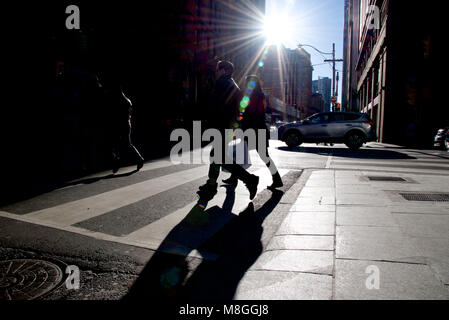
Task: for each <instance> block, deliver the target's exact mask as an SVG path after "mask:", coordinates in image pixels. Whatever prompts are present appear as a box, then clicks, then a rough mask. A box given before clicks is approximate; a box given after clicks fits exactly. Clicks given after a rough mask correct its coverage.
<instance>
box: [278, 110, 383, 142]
mask: <svg viewBox="0 0 449 320" xmlns="http://www.w3.org/2000/svg"><path fill="white" fill-rule="evenodd" d="M279 139H280V140H282V141H284V142H285V143H286V144H287V146H289V147H290V148H294V147H297V146H299V145H301V144H302V143H304V142H306V143H307V142H308V143H323V142H326V143H345V144H346V145H347V146H348V148H350V149H352V150H357V149H359V148H361V147H362V146H363V144H364V143H367V142H370V141H376V140H377V136H376V128H375V125H374V122H373V121H372V120H371V119H370V117H369V116H368V115H367V114H366V113H358V112H323V113H317V114H315V115H313V116H311V117H309V118H307V119H305V120H303V121H300V122H292V123H288V124H285V125H283V126H281V127H280V128H279Z"/></svg>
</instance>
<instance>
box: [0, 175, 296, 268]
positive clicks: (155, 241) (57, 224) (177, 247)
mask: <svg viewBox="0 0 449 320" xmlns="http://www.w3.org/2000/svg"><path fill="white" fill-rule="evenodd" d="M200 168H202V167H200ZM200 168H196V169H195V170H198V169H200ZM203 169H204V168H203ZM206 169H207V167H206ZM187 171H192V170H187ZM264 171H268V169H267V168H261V169H258V170H257V171H256V172H254V173H253V174H256V175H259V174H262V176H261V177H260V182H259V186H258V188H257V189H258V193H259V192H261V191H263V190H265V189H266V187H267V186H268V185H270V184H271V176H270V175H267V174H266V172H264ZM289 171H291V170H288V169H279V174H280V175H281V176H284V175H286V174H287V173H288V172H289ZM190 173H191V172H190ZM176 174H179V173H176ZM169 176H171V175H169ZM165 177H167V176H165ZM197 178H198V176H195V179H197ZM178 179H179V178H178ZM154 180H156V179H153V183H154ZM150 181H151V180H150ZM185 182H187V181H186V180H182V183H185ZM137 185H142V186H145V185H144V184H142V183H139V184H137ZM173 187H174V186H173ZM122 189H123V188H122ZM222 189H223V188H220V192H219V193H218V194H217V196H216V197H215V198H214V199H213V200H212V201H210V202H209V204H208V207H209V208H211V207H213V206H220V205H221V206H222V205H223V202H224V200H225V198H226V192H225V191H223V190H222ZM118 190H120V189H118ZM235 193H236V195H237V194H239V195H242V196H236V199H235V202H234V205H233V207H232V212H233V213H234V214H235V213H239V212H241V211H242V210H243V209H244V208H245V207H246V206H247V205H248V204H249V203H250V202H251V201H250V200H249V198H247V196H248V190H246V187H245V186H244V185H243V184H242V183H239V186H238V187H237V189H236V192H235ZM243 194H245V196H243ZM83 200H84V199H83ZM196 203H197V202H196V201H194V202H191V203H189V204H188V205H186V206H185V207H184V208H181V209H179V210H176V211H175V212H173V213H171V214H169V215H167V216H165V217H164V218H161V219H159V220H157V221H155V222H153V223H152V224H150V225H147V226H145V227H143V228H141V229H139V230H136V231H135V232H133V233H131V234H129V235H127V236H122V237H118V236H113V235H108V234H104V233H101V232H97V231H91V230H87V229H83V228H79V227H75V226H72V225H67V224H66V223H67V222H66V221H65V220H62V222H61V221H58V220H51V219H49V218H50V216H45V218H46V219H42V216H40V215H36V214H35V215H31V214H26V215H17V214H12V213H9V212H4V211H0V217H5V218H9V219H14V220H18V221H22V222H27V223H32V224H36V225H41V226H45V227H49V228H53V229H58V230H62V231H67V232H71V233H76V234H80V235H84V236H87V237H91V238H94V239H97V240H104V241H111V242H116V243H121V244H126V245H131V246H135V247H140V248H146V249H150V250H159V251H163V252H168V253H174V254H180V255H186V256H189V257H197V258H203V259H208V260H215V259H217V257H218V255H216V254H214V253H210V252H203V251H201V252H199V251H198V250H196V249H194V248H195V246H198V245H199V244H200V243H198V241H201V240H207V238H208V237H210V236H212V235H213V233H215V232H216V231H217V230H205V231H206V232H204V234H203V235H202V236H200V237H198V236H197V237H195V238H194V240H196V243H193V246H192V247H189V246H188V245H187V244H188V243H177V242H176V241H170V239H166V238H167V236H168V235H169V233H170V232H171V231H172V230H173V228H174V227H175V226H177V225H178V224H179V223H180V222H181V221H182V219H184V218H185V216H186V215H187V214H188V213H189V212H190V210H191V209H192V208H193V206H194V205H195V204H196ZM58 207H60V206H58ZM41 211H42V210H41ZM37 212H40V211H37ZM35 213H36V212H35ZM222 226H223V225H220V226H219V227H222ZM188 231H189V230H183V231H182V232H183V235H184V234H185V236H186V238H188V236H189V235H188Z"/></svg>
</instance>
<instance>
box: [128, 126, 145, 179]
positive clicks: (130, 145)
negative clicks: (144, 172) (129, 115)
mask: <svg viewBox="0 0 449 320" xmlns="http://www.w3.org/2000/svg"><path fill="white" fill-rule="evenodd" d="M127 145H128V148H129V149H130V150H131V153H132V154H133V156H134V158H135V160H136V163H137V171H139V170H140V169H141V168H142V167H143V162H144V158H143V157H142V155H141V154H140V153H139V151H138V150H137V148H136V147H135V146H134V145H133V143H132V140H131V123H130V124H129V126H128V141H127Z"/></svg>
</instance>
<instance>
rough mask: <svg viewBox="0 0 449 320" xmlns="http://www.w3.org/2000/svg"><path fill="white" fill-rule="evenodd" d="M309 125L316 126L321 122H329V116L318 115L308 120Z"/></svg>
mask: <svg viewBox="0 0 449 320" xmlns="http://www.w3.org/2000/svg"><path fill="white" fill-rule="evenodd" d="M309 121H310V124H318V123H323V122H329V114H327V113H325V114H319V115H316V116H314V117H312V118H310V119H309Z"/></svg>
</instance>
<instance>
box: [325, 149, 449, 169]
mask: <svg viewBox="0 0 449 320" xmlns="http://www.w3.org/2000/svg"><path fill="white" fill-rule="evenodd" d="M358 155H360V157H358ZM326 168H327V169H336V170H357V171H382V172H392V173H398V174H432V175H448V174H449V154H447V155H446V154H444V153H442V152H439V151H437V150H426V151H419V150H411V149H410V150H409V149H401V150H398V151H395V150H394V149H388V150H382V149H373V150H369V149H364V150H362V151H360V152H353V153H351V157H348V155H347V153H345V152H342V151H339V150H338V149H337V150H336V151H334V152H331V153H330V155H329V157H328V160H327V163H326Z"/></svg>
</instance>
